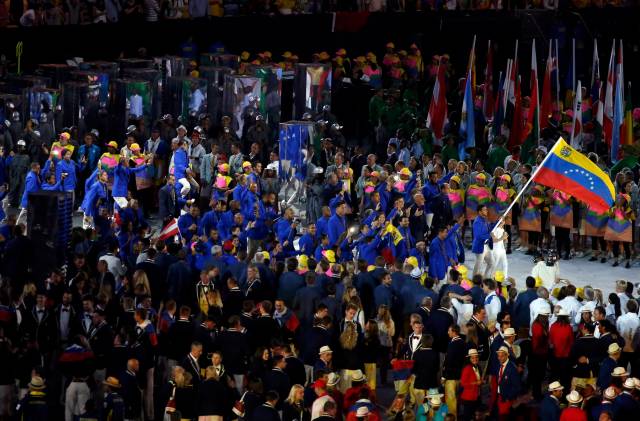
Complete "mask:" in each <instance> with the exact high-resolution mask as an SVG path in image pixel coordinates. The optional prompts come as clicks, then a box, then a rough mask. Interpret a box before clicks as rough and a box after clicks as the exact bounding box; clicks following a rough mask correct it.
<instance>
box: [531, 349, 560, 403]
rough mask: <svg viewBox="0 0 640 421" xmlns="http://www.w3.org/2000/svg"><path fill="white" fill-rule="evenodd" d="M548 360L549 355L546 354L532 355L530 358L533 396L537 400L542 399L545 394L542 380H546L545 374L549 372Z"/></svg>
mask: <svg viewBox="0 0 640 421" xmlns="http://www.w3.org/2000/svg"><path fill="white" fill-rule="evenodd" d="M547 360H548V357H547V356H546V355H532V356H531V358H529V359H528V362H529V383H530V384H531V391H532V393H533V397H534V398H535V399H536V400H541V399H542V396H543V394H542V382H543V381H544V376H545V373H546V372H547ZM554 375H555V373H554Z"/></svg>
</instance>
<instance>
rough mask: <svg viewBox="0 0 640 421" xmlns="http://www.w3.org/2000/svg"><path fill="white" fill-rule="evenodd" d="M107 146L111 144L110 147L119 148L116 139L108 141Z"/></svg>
mask: <svg viewBox="0 0 640 421" xmlns="http://www.w3.org/2000/svg"><path fill="white" fill-rule="evenodd" d="M107 146H109V147H110V148H116V149H118V142H116V141H115V140H112V141H111V142H109V143H107Z"/></svg>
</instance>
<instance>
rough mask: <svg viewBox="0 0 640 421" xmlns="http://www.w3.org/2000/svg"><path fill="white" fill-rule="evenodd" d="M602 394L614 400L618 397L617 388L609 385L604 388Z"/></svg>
mask: <svg viewBox="0 0 640 421" xmlns="http://www.w3.org/2000/svg"><path fill="white" fill-rule="evenodd" d="M602 396H604V398H605V399H607V400H610V401H612V400H614V399H615V398H616V390H615V389H614V388H613V387H611V386H609V387H607V388H606V389H605V390H604V393H603V394H602Z"/></svg>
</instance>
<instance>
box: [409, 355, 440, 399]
mask: <svg viewBox="0 0 640 421" xmlns="http://www.w3.org/2000/svg"><path fill="white" fill-rule="evenodd" d="M413 361H414V363H413V369H412V370H411V372H412V373H413V374H415V376H416V379H415V382H414V387H415V388H416V389H430V388H434V387H438V386H439V385H440V382H439V379H438V370H439V369H440V356H439V355H438V353H437V352H436V351H434V350H433V349H431V348H428V349H424V348H423V349H419V350H417V351H416V352H414V353H413Z"/></svg>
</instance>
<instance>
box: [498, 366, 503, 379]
mask: <svg viewBox="0 0 640 421" xmlns="http://www.w3.org/2000/svg"><path fill="white" fill-rule="evenodd" d="M503 371H504V366H503V365H501V366H500V373H498V383H500V381H501V380H502V372H503Z"/></svg>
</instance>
